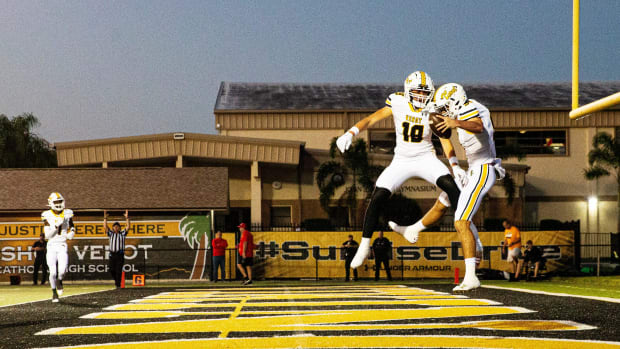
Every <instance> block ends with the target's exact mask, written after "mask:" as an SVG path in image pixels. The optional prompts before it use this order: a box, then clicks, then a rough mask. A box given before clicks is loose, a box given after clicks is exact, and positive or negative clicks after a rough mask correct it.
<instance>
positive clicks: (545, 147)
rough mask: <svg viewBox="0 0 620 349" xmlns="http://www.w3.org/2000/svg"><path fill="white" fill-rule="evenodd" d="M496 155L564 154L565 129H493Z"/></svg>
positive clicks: (565, 144)
mask: <svg viewBox="0 0 620 349" xmlns="http://www.w3.org/2000/svg"><path fill="white" fill-rule="evenodd" d="M494 138H495V148H496V149H497V155H498V156H500V157H501V156H502V155H504V154H515V153H517V152H521V153H522V154H524V155H566V146H567V143H566V141H567V139H566V138H567V137H566V130H517V131H514V130H513V131H495V137H494Z"/></svg>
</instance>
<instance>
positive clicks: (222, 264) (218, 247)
mask: <svg viewBox="0 0 620 349" xmlns="http://www.w3.org/2000/svg"><path fill="white" fill-rule="evenodd" d="M211 246H212V247H213V281H214V282H217V279H218V278H217V269H218V268H219V269H220V274H221V275H222V281H224V280H226V272H225V270H226V248H227V247H228V242H227V241H226V240H224V239H222V232H221V231H219V230H218V231H217V233H215V239H213V241H211Z"/></svg>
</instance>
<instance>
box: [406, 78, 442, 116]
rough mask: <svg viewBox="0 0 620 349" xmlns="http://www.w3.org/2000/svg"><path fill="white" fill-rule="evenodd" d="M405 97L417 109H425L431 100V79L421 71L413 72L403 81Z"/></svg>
mask: <svg viewBox="0 0 620 349" xmlns="http://www.w3.org/2000/svg"><path fill="white" fill-rule="evenodd" d="M404 85H405V97H407V99H408V100H409V102H411V104H412V105H413V106H414V107H415V108H418V109H422V108H424V107H426V105H427V104H428V102H429V101H430V100H431V99H432V98H433V93H434V92H435V86H433V79H431V77H430V76H429V75H428V74H426V73H425V72H423V71H419V70H418V71H414V72H413V73H411V74H410V75H409V76H408V77H407V79H406V80H405V84H404Z"/></svg>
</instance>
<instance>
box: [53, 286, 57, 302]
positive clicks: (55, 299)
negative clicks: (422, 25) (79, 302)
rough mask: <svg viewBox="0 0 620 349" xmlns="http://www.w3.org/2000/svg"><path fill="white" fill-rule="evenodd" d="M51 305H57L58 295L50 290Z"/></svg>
mask: <svg viewBox="0 0 620 349" xmlns="http://www.w3.org/2000/svg"><path fill="white" fill-rule="evenodd" d="M52 303H58V293H57V292H56V289H52Z"/></svg>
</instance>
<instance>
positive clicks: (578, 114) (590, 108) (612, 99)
mask: <svg viewBox="0 0 620 349" xmlns="http://www.w3.org/2000/svg"><path fill="white" fill-rule="evenodd" d="M619 103H620V92H617V93H614V94H612V95H610V96H607V97H604V98H601V99H599V100H596V101H594V102H592V103H588V104H586V105H584V106H581V107H580V106H579V0H573V84H572V108H571V109H572V110H571V111H570V113H569V114H568V117H570V119H571V120H575V119H579V118H582V117H586V116H588V115H589V114H592V113H594V112H597V111H599V110H603V109H607V108H609V107H611V106H613V105H616V104H619Z"/></svg>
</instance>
